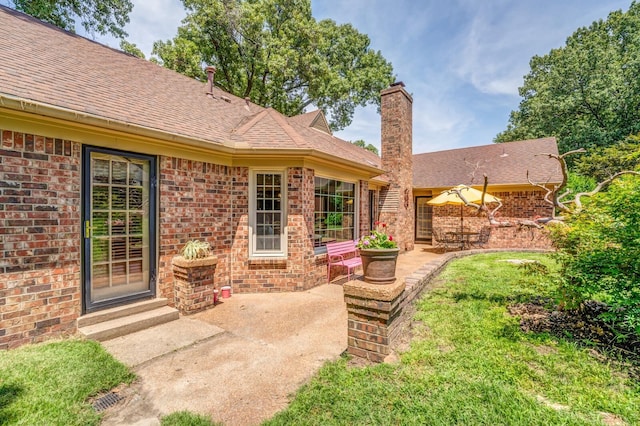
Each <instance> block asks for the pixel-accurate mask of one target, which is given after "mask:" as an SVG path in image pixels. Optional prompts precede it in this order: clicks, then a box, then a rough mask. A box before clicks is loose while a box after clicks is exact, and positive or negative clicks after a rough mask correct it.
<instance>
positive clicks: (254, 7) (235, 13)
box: [153, 0, 393, 130]
mask: <svg viewBox="0 0 640 426" xmlns="http://www.w3.org/2000/svg"><path fill="white" fill-rule="evenodd" d="M183 3H184V5H185V8H186V9H187V17H186V18H185V19H184V20H183V25H182V26H181V27H180V28H178V35H177V36H176V37H175V38H174V39H173V41H166V42H163V41H157V42H156V43H154V48H153V54H154V55H157V59H156V61H157V62H159V63H161V64H162V65H164V66H165V67H167V68H171V69H174V70H176V71H178V72H181V73H183V74H185V75H188V76H191V77H194V78H199V79H202V80H204V79H205V76H204V72H203V68H204V67H205V65H214V66H215V67H216V68H217V72H216V74H215V77H214V79H215V80H214V81H215V83H216V85H218V86H219V87H221V88H222V89H224V90H226V91H228V92H230V93H233V94H235V95H237V96H240V97H249V98H250V99H251V100H252V101H253V102H255V103H257V104H259V105H263V106H268V107H273V108H275V109H277V110H278V111H280V112H282V113H283V114H286V115H290V116H291V115H297V114H300V113H302V112H304V110H305V108H306V107H307V106H309V105H314V106H315V107H317V108H320V109H322V110H323V112H324V113H325V114H326V115H327V116H328V117H329V121H330V125H331V127H332V128H333V129H334V130H340V129H342V128H344V127H346V126H347V125H348V124H350V122H351V119H352V117H353V113H354V110H355V107H356V106H365V105H367V104H372V103H373V104H378V105H379V102H380V98H379V93H380V91H381V90H382V89H384V88H386V87H387V86H388V85H389V84H390V83H392V82H393V74H392V73H393V70H392V66H391V64H390V63H389V62H387V61H386V60H385V59H384V58H383V57H382V55H381V54H380V52H376V51H374V50H372V49H371V48H370V40H369V37H367V36H366V35H364V34H360V33H359V32H358V31H357V30H356V29H355V28H353V27H352V26H351V25H349V24H346V25H337V24H336V23H335V22H334V21H331V20H323V21H320V22H318V21H316V20H315V19H314V18H313V17H312V16H311V3H310V0H233V1H231V0H214V1H210V0H183Z"/></svg>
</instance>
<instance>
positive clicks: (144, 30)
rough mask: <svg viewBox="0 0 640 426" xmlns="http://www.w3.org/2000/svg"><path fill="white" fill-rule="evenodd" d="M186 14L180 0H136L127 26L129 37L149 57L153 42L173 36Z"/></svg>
mask: <svg viewBox="0 0 640 426" xmlns="http://www.w3.org/2000/svg"><path fill="white" fill-rule="evenodd" d="M185 16H186V12H185V10H184V6H183V5H182V2H180V1H179V0H153V1H149V0H147V1H139V0H138V1H135V6H134V7H133V11H132V13H131V21H130V22H129V25H127V27H126V31H127V32H128V33H129V37H128V39H129V40H130V41H131V42H132V43H135V44H136V45H137V46H138V48H140V50H142V51H143V52H144V54H145V55H146V56H147V57H149V55H150V54H151V50H152V49H153V42H155V41H157V40H167V39H171V38H173V37H174V36H175V35H176V34H177V32H178V27H179V26H180V21H182V19H183V18H184V17H185Z"/></svg>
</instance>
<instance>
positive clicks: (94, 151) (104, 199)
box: [83, 147, 156, 312]
mask: <svg viewBox="0 0 640 426" xmlns="http://www.w3.org/2000/svg"><path fill="white" fill-rule="evenodd" d="M83 154H84V157H83V167H84V170H83V173H84V186H83V197H84V198H83V204H84V205H83V207H84V208H83V234H84V235H83V237H84V255H83V274H84V290H85V292H84V305H85V311H86V312H91V311H95V310H98V309H101V308H106V307H112V306H114V305H118V304H123V303H127V302H130V301H134V300H137V299H142V298H148V297H152V296H153V295H154V293H155V275H156V274H155V269H156V266H155V265H156V263H155V235H154V232H153V230H154V229H155V204H156V203H155V198H156V197H155V180H156V171H155V166H156V164H155V163H156V162H155V158H154V157H149V156H143V155H138V154H131V153H123V152H118V151H112V150H105V149H99V148H91V147H84V153H83Z"/></svg>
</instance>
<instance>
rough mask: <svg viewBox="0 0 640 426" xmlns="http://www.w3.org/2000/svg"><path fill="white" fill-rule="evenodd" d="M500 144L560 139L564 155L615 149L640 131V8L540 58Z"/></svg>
mask: <svg viewBox="0 0 640 426" xmlns="http://www.w3.org/2000/svg"><path fill="white" fill-rule="evenodd" d="M530 66H531V71H530V72H529V73H528V74H527V75H526V76H525V78H524V85H523V86H522V87H520V89H519V93H520V96H521V97H522V101H521V102H520V106H519V108H518V110H516V111H513V112H512V113H511V116H510V118H509V124H508V127H507V129H506V130H505V131H504V132H502V133H500V134H498V135H497V136H496V138H495V140H496V141H497V142H506V141H511V140H522V139H530V138H537V137H546V136H556V137H558V142H559V146H560V150H561V152H566V151H570V150H573V149H577V148H592V147H597V146H609V145H612V144H615V143H617V142H618V141H621V140H623V139H624V138H625V137H627V136H628V135H631V134H635V133H638V131H640V78H638V76H639V75H640V4H638V3H636V2H635V1H634V2H633V3H631V6H630V8H629V10H628V11H627V12H622V11H615V12H611V13H610V14H609V16H608V18H607V19H606V20H605V21H602V20H600V21H597V22H594V23H593V24H591V26H589V27H588V28H580V29H578V30H577V31H576V32H575V33H574V34H573V35H571V36H570V37H569V38H568V39H567V41H566V45H565V46H564V47H562V48H559V49H553V50H551V52H549V53H548V54H547V55H544V56H534V57H533V58H532V59H531V62H530Z"/></svg>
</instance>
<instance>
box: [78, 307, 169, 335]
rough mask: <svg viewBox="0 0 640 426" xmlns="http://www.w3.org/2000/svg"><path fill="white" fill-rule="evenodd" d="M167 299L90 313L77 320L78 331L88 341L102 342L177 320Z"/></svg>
mask: <svg viewBox="0 0 640 426" xmlns="http://www.w3.org/2000/svg"><path fill="white" fill-rule="evenodd" d="M179 316H180V315H179V313H178V310H176V309H175V308H172V307H170V306H167V299H153V300H145V301H143V302H138V303H133V304H131V305H126V306H119V307H117V308H112V309H106V310H104V311H100V312H95V313H91V314H88V315H84V316H82V317H80V318H78V332H79V333H80V334H82V335H83V336H85V337H87V338H88V339H93V340H98V341H104V340H109V339H113V338H116V337H120V336H124V335H127V334H130V333H133V332H136V331H140V330H144V329H146V328H150V327H153V326H155V325H159V324H164V323H166V322H169V321H173V320H177V319H178V318H179Z"/></svg>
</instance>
